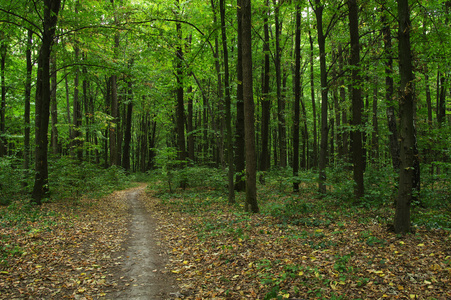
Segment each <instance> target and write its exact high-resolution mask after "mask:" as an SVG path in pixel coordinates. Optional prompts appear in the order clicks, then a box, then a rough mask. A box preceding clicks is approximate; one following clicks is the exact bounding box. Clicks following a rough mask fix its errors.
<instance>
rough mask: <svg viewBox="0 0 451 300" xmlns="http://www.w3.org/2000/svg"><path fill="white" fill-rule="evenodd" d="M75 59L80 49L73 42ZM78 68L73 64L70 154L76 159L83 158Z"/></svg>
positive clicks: (76, 59)
mask: <svg viewBox="0 0 451 300" xmlns="http://www.w3.org/2000/svg"><path fill="white" fill-rule="evenodd" d="M74 52H75V61H76V62H77V61H78V57H79V52H80V49H79V48H78V45H77V42H75V47H74ZM79 75H80V70H79V68H78V66H75V76H74V97H73V114H72V117H73V121H72V124H73V130H72V135H73V136H72V137H71V138H72V147H71V153H72V156H74V157H75V156H76V157H77V159H78V160H80V161H81V160H82V159H83V149H82V146H81V143H80V141H81V119H82V115H81V103H80V78H79Z"/></svg>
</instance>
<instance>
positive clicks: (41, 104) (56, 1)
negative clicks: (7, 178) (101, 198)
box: [32, 0, 61, 205]
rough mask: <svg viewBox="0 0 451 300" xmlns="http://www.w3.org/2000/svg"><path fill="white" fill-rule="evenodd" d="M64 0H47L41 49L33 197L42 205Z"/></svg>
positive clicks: (45, 0) (45, 188)
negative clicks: (52, 77) (52, 63)
mask: <svg viewBox="0 0 451 300" xmlns="http://www.w3.org/2000/svg"><path fill="white" fill-rule="evenodd" d="M60 5H61V0H44V14H43V16H44V19H43V33H42V45H41V48H40V50H39V58H38V74H37V80H36V102H35V103H36V104H35V106H36V108H35V126H36V130H35V141H36V150H35V153H36V160H35V164H36V165H35V181H34V186H33V193H32V201H33V202H35V203H36V204H38V205H40V204H41V203H42V198H44V197H45V196H46V195H47V194H48V192H49V186H48V164H47V145H48V137H47V131H48V127H49V114H50V55H51V52H52V43H53V40H54V36H55V30H56V23H57V19H58V12H59V10H60Z"/></svg>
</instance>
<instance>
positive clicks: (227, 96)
mask: <svg viewBox="0 0 451 300" xmlns="http://www.w3.org/2000/svg"><path fill="white" fill-rule="evenodd" d="M219 3H220V4H219V6H220V8H219V10H220V14H221V36H222V51H223V56H224V96H225V97H224V98H225V101H224V102H225V113H226V116H225V123H226V124H225V127H226V131H227V139H226V141H227V164H228V165H229V170H228V174H227V175H228V176H227V177H228V190H229V194H228V200H229V204H234V203H235V186H234V183H233V177H234V173H235V168H234V164H233V131H232V105H231V98H230V83H229V51H228V47H227V35H226V23H225V12H226V11H225V1H224V0H220V2H219Z"/></svg>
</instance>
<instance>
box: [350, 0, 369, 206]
mask: <svg viewBox="0 0 451 300" xmlns="http://www.w3.org/2000/svg"><path fill="white" fill-rule="evenodd" d="M348 7H349V33H350V36H351V39H350V42H351V61H350V63H351V67H352V71H351V81H352V90H351V93H352V127H353V128H352V132H351V148H352V162H353V168H354V172H353V174H354V182H355V186H354V197H355V198H356V200H359V199H360V198H362V197H363V195H364V193H365V190H364V184H363V172H364V169H365V160H364V157H363V154H364V152H363V146H362V125H363V124H362V109H363V103H362V92H361V85H362V82H361V76H360V69H359V68H360V42H359V14H358V11H359V7H358V6H357V0H349V1H348Z"/></svg>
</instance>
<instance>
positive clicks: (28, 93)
mask: <svg viewBox="0 0 451 300" xmlns="http://www.w3.org/2000/svg"><path fill="white" fill-rule="evenodd" d="M32 43H33V32H32V31H31V30H28V36H27V50H26V54H25V55H26V60H27V74H26V79H25V104H24V106H25V109H24V122H25V130H24V152H23V168H24V170H28V169H29V168H30V100H31V73H32V71H33V62H32V57H31V47H32Z"/></svg>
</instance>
